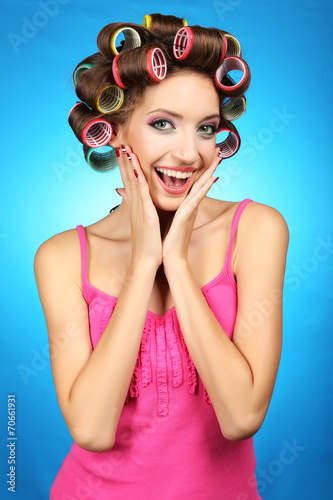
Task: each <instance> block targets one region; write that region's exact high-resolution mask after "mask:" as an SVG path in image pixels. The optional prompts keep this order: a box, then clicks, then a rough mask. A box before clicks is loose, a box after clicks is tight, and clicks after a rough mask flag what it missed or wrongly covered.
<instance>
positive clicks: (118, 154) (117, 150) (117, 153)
mask: <svg viewBox="0 0 333 500" xmlns="http://www.w3.org/2000/svg"><path fill="white" fill-rule="evenodd" d="M116 155H117V158H119V156H120V153H119V149H118V148H116Z"/></svg>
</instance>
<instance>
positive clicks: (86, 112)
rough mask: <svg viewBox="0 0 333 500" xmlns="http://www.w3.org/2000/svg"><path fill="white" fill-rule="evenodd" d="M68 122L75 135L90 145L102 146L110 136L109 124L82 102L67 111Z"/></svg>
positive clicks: (110, 127) (110, 128)
mask: <svg viewBox="0 0 333 500" xmlns="http://www.w3.org/2000/svg"><path fill="white" fill-rule="evenodd" d="M68 122H69V124H70V126H71V127H72V129H73V132H74V134H75V135H76V137H77V138H78V139H79V141H81V142H82V143H83V144H86V145H87V146H90V147H102V146H105V145H106V144H107V143H108V142H110V140H111V137H112V126H111V124H110V123H109V122H108V121H107V120H105V119H104V118H102V117H99V116H97V115H96V114H95V113H93V112H92V111H91V109H90V108H88V106H87V105H86V104H85V103H83V102H78V103H77V104H75V106H73V108H72V109H71V110H70V112H69V116H68Z"/></svg>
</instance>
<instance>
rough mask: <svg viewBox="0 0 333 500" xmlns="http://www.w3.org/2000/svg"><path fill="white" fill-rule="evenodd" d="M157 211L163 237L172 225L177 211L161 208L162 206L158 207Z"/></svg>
mask: <svg viewBox="0 0 333 500" xmlns="http://www.w3.org/2000/svg"><path fill="white" fill-rule="evenodd" d="M156 211H157V215H158V218H159V220H160V228H161V236H162V238H163V236H164V235H165V233H166V231H167V229H168V228H169V227H170V224H171V222H172V220H173V218H174V215H175V213H176V212H168V211H166V210H161V209H160V208H156Z"/></svg>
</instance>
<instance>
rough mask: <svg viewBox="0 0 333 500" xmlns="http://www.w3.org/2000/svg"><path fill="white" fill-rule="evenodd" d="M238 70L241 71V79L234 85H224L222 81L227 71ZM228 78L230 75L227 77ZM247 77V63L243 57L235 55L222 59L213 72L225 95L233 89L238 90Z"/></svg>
mask: <svg viewBox="0 0 333 500" xmlns="http://www.w3.org/2000/svg"><path fill="white" fill-rule="evenodd" d="M233 70H238V71H241V72H242V73H243V76H242V78H241V80H240V81H239V82H238V83H235V84H234V85H224V84H223V83H222V80H223V78H224V77H225V76H226V75H227V74H228V73H229V71H233ZM229 78H230V77H229ZM247 78H248V68H247V64H246V63H245V61H243V59H240V58H239V57H236V56H230V57H226V58H225V59H224V61H223V62H222V63H221V64H220V66H219V67H218V68H217V70H216V73H215V82H216V84H217V85H218V86H219V87H220V89H222V90H223V92H224V93H225V94H226V95H229V94H232V93H233V92H234V91H237V90H239V89H240V88H241V87H242V86H244V84H245V83H246V81H247Z"/></svg>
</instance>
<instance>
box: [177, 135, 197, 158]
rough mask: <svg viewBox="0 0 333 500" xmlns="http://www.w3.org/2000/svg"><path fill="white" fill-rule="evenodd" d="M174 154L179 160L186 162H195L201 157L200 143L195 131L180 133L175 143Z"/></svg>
mask: <svg viewBox="0 0 333 500" xmlns="http://www.w3.org/2000/svg"><path fill="white" fill-rule="evenodd" d="M173 156H174V157H175V158H176V159H177V161H178V162H180V163H184V164H193V163H195V162H196V161H197V159H198V157H199V151H198V145H197V140H196V137H195V134H193V132H191V131H189V132H184V133H182V134H179V136H178V137H177V142H176V144H174V148H173Z"/></svg>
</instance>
